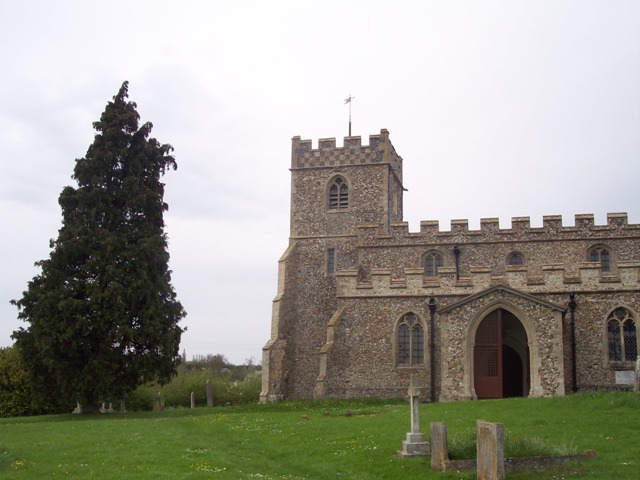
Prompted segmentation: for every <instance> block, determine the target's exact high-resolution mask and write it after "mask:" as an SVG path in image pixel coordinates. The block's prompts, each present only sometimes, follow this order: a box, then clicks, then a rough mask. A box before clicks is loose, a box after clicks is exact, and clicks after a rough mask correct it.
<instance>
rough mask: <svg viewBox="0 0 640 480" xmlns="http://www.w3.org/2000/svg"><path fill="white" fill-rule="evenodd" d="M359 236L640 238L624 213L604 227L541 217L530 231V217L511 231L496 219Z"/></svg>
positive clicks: (589, 219) (363, 228) (588, 219)
mask: <svg viewBox="0 0 640 480" xmlns="http://www.w3.org/2000/svg"><path fill="white" fill-rule="evenodd" d="M358 228H359V229H360V233H361V235H362V236H363V237H364V238H365V239H366V240H367V243H369V241H373V242H375V241H376V240H385V239H389V238H392V239H402V238H405V239H433V241H443V242H446V241H447V239H451V240H455V241H463V239H464V238H468V239H469V240H470V241H480V240H487V239H498V238H499V239H502V240H519V239H528V240H532V239H537V240H542V239H546V238H554V239H563V238H565V237H567V238H568V237H571V238H576V236H577V235H578V236H579V235H580V234H587V233H589V234H590V236H595V237H597V236H598V234H600V235H602V236H606V235H611V234H612V233H616V236H620V234H621V233H622V232H623V231H624V232H625V235H622V236H627V235H633V236H638V235H640V224H629V223H628V221H627V214H626V213H608V214H607V224H606V225H596V224H595V221H594V215H593V214H580V215H576V216H575V225H571V226H564V225H563V224H562V216H560V215H547V216H544V217H542V227H531V222H530V219H529V217H513V218H512V219H511V228H500V222H499V219H497V218H482V219H480V229H479V230H469V221H468V220H466V219H458V220H452V221H451V229H450V230H441V229H440V224H439V222H438V221H437V220H427V221H422V222H420V231H419V232H410V231H409V224H408V222H399V223H393V224H392V225H391V228H390V231H389V233H386V232H381V231H379V228H378V226H377V225H360V226H359V227H358Z"/></svg>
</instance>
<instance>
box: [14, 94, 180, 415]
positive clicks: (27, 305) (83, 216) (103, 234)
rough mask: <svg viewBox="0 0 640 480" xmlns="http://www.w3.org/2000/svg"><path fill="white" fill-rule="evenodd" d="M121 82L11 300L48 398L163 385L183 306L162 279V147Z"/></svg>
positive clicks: (87, 402)
mask: <svg viewBox="0 0 640 480" xmlns="http://www.w3.org/2000/svg"><path fill="white" fill-rule="evenodd" d="M139 118H140V117H139V115H138V113H137V111H136V104H135V103H134V102H131V101H128V83H127V82H125V83H124V84H123V85H122V87H121V88H120V90H119V92H118V94H117V95H116V96H115V97H113V102H109V103H108V104H107V106H106V108H105V110H104V113H103V114H102V116H101V117H100V120H99V121H98V122H95V123H94V124H93V126H94V129H95V130H96V134H95V138H94V141H93V143H92V144H91V145H90V146H89V149H88V150H87V153H86V156H85V157H84V158H80V159H77V160H76V165H75V169H74V173H73V176H72V178H73V179H74V180H75V181H76V182H77V184H78V186H77V188H73V187H70V186H68V187H65V188H64V189H63V190H62V193H61V194H60V197H59V200H58V201H59V203H60V206H61V208H62V227H61V228H60V230H59V232H58V238H57V240H55V241H53V240H52V241H51V248H52V251H51V253H50V255H49V258H48V259H46V260H42V261H40V262H38V263H37V264H36V265H38V266H40V267H41V269H42V272H41V273H40V274H39V275H37V276H35V277H34V278H33V280H32V281H30V282H29V284H28V288H27V290H26V291H25V292H23V296H22V298H21V299H19V300H17V301H14V303H15V304H16V305H17V306H18V310H19V313H18V316H19V318H20V319H21V320H24V321H25V322H27V323H28V324H29V325H28V327H27V328H26V329H25V328H20V329H18V330H17V331H15V332H14V333H13V338H14V339H15V340H16V345H17V347H18V348H19V350H20V352H21V355H22V357H23V360H24V363H25V365H26V367H27V369H28V370H29V372H30V376H31V380H32V383H33V386H34V387H35V389H36V391H37V393H38V394H39V395H41V396H43V397H45V398H46V397H49V399H51V397H54V398H55V399H57V400H58V402H57V403H58V404H59V405H65V406H66V405H69V404H73V405H75V402H76V401H79V402H80V403H81V404H82V405H83V408H84V409H85V410H88V411H90V410H94V409H95V408H96V406H97V405H98V402H99V401H106V400H110V399H112V400H116V399H119V398H122V396H123V395H125V394H126V393H128V392H130V391H131V390H133V389H135V388H136V387H137V386H138V385H139V384H141V383H143V382H147V381H152V380H157V381H160V382H161V383H164V382H167V381H168V380H169V379H170V378H171V376H172V375H173V374H174V373H175V368H176V366H177V364H178V362H179V359H180V354H179V344H180V336H181V334H182V328H180V326H179V325H178V323H179V321H180V320H181V319H182V318H183V317H184V315H185V312H184V310H183V308H182V305H181V304H180V302H178V301H177V299H176V294H175V292H174V290H173V287H172V286H171V272H170V270H169V269H168V261H169V254H168V252H167V237H166V234H165V233H164V220H163V212H164V211H165V210H167V209H168V206H167V204H166V203H164V200H163V197H164V184H163V183H161V182H160V177H161V176H162V175H164V173H165V171H166V170H167V169H168V168H173V169H174V170H175V169H176V168H177V165H176V162H175V159H174V158H173V156H172V155H171V154H170V153H171V152H172V150H173V148H172V147H171V145H168V144H160V143H158V141H157V140H156V139H155V138H149V134H150V132H151V129H152V125H151V123H145V124H143V125H142V126H139Z"/></svg>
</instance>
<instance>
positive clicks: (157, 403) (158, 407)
mask: <svg viewBox="0 0 640 480" xmlns="http://www.w3.org/2000/svg"><path fill="white" fill-rule="evenodd" d="M160 410H162V397H161V396H160V392H158V393H156V399H155V401H154V402H153V411H154V412H159V411H160Z"/></svg>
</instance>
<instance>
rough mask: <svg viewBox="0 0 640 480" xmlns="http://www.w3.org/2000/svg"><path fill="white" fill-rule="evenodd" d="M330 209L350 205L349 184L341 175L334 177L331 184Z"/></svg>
mask: <svg viewBox="0 0 640 480" xmlns="http://www.w3.org/2000/svg"><path fill="white" fill-rule="evenodd" d="M328 205H329V209H330V210H337V209H343V208H348V207H349V185H347V181H346V180H345V179H344V178H343V177H341V176H337V177H334V178H333V180H332V181H331V183H330V184H329V203H328Z"/></svg>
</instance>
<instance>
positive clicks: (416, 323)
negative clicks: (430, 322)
mask: <svg viewBox="0 0 640 480" xmlns="http://www.w3.org/2000/svg"><path fill="white" fill-rule="evenodd" d="M397 345H398V359H397V360H398V365H403V366H409V365H422V364H424V328H423V326H422V323H421V322H420V320H418V317H417V316H416V314H415V313H407V314H406V315H404V316H403V317H402V320H401V321H400V323H399V324H398V328H397Z"/></svg>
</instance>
